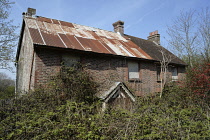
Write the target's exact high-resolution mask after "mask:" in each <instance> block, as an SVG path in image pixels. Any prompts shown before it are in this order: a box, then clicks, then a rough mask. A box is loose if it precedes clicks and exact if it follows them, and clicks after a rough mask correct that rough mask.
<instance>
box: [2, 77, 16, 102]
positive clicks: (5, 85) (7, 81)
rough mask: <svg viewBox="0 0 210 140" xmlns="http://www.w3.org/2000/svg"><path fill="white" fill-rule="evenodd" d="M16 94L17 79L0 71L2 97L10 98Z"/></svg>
mask: <svg viewBox="0 0 210 140" xmlns="http://www.w3.org/2000/svg"><path fill="white" fill-rule="evenodd" d="M14 96H15V81H14V80H12V79H11V78H9V77H8V76H7V75H6V74H4V73H0V99H10V98H13V97H14Z"/></svg>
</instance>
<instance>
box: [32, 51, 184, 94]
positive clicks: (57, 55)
mask: <svg viewBox="0 0 210 140" xmlns="http://www.w3.org/2000/svg"><path fill="white" fill-rule="evenodd" d="M62 54H64V52H61V51H55V50H47V49H36V57H35V59H36V60H35V61H36V64H35V84H36V85H38V84H40V83H46V82H47V80H48V78H49V76H50V75H53V74H56V73H57V72H59V70H60V66H61V61H62ZM66 54H69V55H73V56H75V55H77V56H79V57H80V62H81V63H82V65H84V66H86V67H85V70H86V71H87V72H88V73H89V74H90V76H91V77H92V78H93V79H94V80H95V81H96V82H97V83H98V84H99V85H100V87H99V92H102V91H103V90H108V89H109V88H110V87H111V85H112V84H113V82H124V83H125V84H126V85H127V86H128V87H129V88H130V89H131V90H132V91H133V92H135V94H136V95H137V96H141V95H145V94H148V93H155V92H159V91H160V82H158V81H157V69H156V64H155V63H154V62H151V61H143V60H138V61H137V60H135V61H136V62H138V63H139V73H140V78H139V81H129V79H128V61H129V59H128V58H125V57H113V56H103V55H93V54H89V53H84V54H81V55H79V53H73V52H65V55H66ZM179 72H184V71H183V70H182V71H181V70H179ZM182 75H184V73H180V74H179V76H182ZM168 76H169V77H171V73H170V72H168Z"/></svg>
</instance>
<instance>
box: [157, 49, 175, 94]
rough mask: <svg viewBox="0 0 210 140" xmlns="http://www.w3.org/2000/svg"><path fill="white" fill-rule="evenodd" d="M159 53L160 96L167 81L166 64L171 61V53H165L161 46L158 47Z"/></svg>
mask: <svg viewBox="0 0 210 140" xmlns="http://www.w3.org/2000/svg"><path fill="white" fill-rule="evenodd" d="M159 51H160V53H161V55H162V60H160V73H161V76H160V81H161V92H160V98H161V97H162V94H163V88H164V86H165V84H166V81H167V72H168V65H169V63H170V62H171V61H172V59H173V58H172V55H171V54H169V53H167V52H166V51H165V50H164V49H163V48H160V50H159Z"/></svg>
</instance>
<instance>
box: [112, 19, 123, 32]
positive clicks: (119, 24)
mask: <svg viewBox="0 0 210 140" xmlns="http://www.w3.org/2000/svg"><path fill="white" fill-rule="evenodd" d="M112 25H113V27H114V32H116V33H120V34H121V35H124V22H123V21H121V20H119V21H117V22H115V23H113V24H112Z"/></svg>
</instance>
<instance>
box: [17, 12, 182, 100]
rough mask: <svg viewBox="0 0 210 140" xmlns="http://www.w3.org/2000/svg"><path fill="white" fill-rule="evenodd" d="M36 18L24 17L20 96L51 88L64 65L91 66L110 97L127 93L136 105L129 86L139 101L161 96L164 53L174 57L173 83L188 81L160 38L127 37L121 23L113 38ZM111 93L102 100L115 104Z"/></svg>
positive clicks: (154, 35) (170, 74)
mask: <svg viewBox="0 0 210 140" xmlns="http://www.w3.org/2000/svg"><path fill="white" fill-rule="evenodd" d="M34 12H35V10H34V9H31V8H29V9H28V12H27V13H25V14H24V15H23V24H22V29H21V35H20V40H19V45H18V50H17V56H16V60H17V84H16V89H17V92H27V91H29V90H33V89H34V88H35V87H37V86H38V85H40V84H44V83H46V82H47V80H48V77H49V76H50V75H52V74H56V73H57V72H59V70H60V68H61V63H64V65H67V66H71V65H72V64H73V63H75V62H80V63H82V64H84V65H87V68H86V69H87V70H88V72H89V73H90V74H91V76H92V77H93V78H94V79H95V80H96V81H97V82H98V83H100V84H101V85H106V86H110V88H111V87H112V89H113V90H111V91H110V92H109V93H111V92H113V91H114V90H116V89H118V88H119V87H123V89H124V90H122V91H126V92H125V93H124V94H126V96H127V95H128V96H129V97H131V98H132V100H134V98H133V96H132V95H131V93H130V91H128V90H127V87H126V86H125V85H128V86H129V87H131V88H132V89H134V93H135V95H136V96H140V95H143V94H147V93H154V92H159V91H160V79H159V78H160V75H161V74H160V60H162V55H161V53H160V49H162V50H164V51H165V52H166V53H168V54H170V55H171V56H172V57H173V59H172V61H171V62H170V67H169V72H168V79H171V80H172V79H176V80H177V79H178V80H179V79H181V78H182V77H183V76H184V71H185V66H186V65H185V63H184V62H183V61H181V60H180V59H179V58H177V57H176V56H174V55H173V54H172V53H171V52H169V51H168V50H166V49H164V48H163V47H162V46H160V45H159V44H160V43H159V42H160V35H159V34H158V33H157V32H153V33H151V34H150V36H149V37H148V40H144V39H141V38H138V37H133V36H130V35H126V34H124V29H123V28H124V27H123V26H124V22H122V21H118V22H116V23H114V24H113V26H114V32H111V31H106V30H102V29H98V28H93V27H88V26H83V25H78V24H74V23H70V22H64V21H60V20H56V19H50V18H45V17H40V16H34V14H35V13H34ZM123 83H124V84H123ZM113 85H115V86H114V87H113ZM108 89H109V88H108ZM107 91H109V90H107ZM103 92H104V93H105V92H106V91H103ZM109 93H107V92H106V94H99V96H100V97H101V98H104V99H107V98H108V96H109V98H111V95H110V94H109ZM114 94H115V93H112V95H114ZM124 94H122V97H125V95H124ZM105 95H106V96H105ZM107 102H108V100H107Z"/></svg>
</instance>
